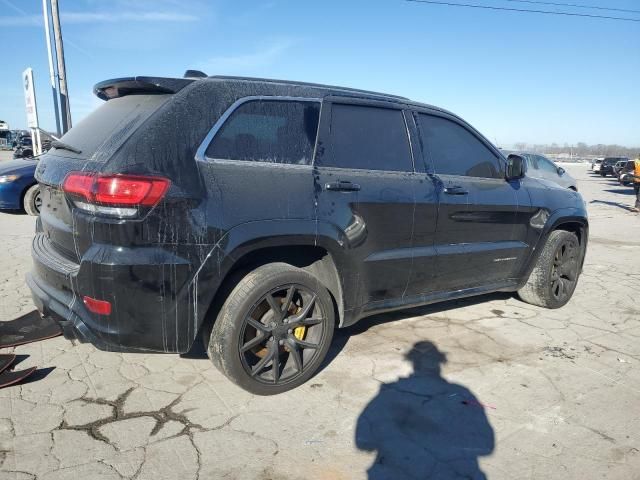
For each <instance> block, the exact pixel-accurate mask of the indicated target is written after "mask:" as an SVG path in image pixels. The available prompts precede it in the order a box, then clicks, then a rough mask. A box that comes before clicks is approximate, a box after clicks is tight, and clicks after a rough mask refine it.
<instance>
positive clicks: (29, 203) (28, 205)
mask: <svg viewBox="0 0 640 480" xmlns="http://www.w3.org/2000/svg"><path fill="white" fill-rule="evenodd" d="M22 205H23V207H24V211H25V212H27V213H28V214H29V215H32V216H34V217H37V216H38V215H40V207H41V206H42V199H41V197H40V185H38V184H37V183H36V184H35V185H31V186H30V187H29V188H28V189H27V191H26V192H25V194H24V197H23V199H22Z"/></svg>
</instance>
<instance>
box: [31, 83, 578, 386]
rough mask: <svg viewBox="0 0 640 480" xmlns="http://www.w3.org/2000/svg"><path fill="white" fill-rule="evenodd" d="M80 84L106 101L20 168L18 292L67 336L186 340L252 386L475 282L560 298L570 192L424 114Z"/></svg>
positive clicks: (443, 117) (569, 264)
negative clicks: (28, 204) (384, 318)
mask: <svg viewBox="0 0 640 480" xmlns="http://www.w3.org/2000/svg"><path fill="white" fill-rule="evenodd" d="M94 91H95V93H96V94H97V96H98V97H99V98H101V99H103V100H106V103H105V104H104V105H102V106H100V107H99V108H97V109H96V110H94V111H93V113H91V114H90V115H89V116H87V117H86V118H85V119H84V120H82V121H81V122H80V123H78V124H77V125H76V126H74V127H73V128H72V129H71V130H70V131H69V132H68V133H66V134H65V135H64V137H62V138H61V139H60V141H59V142H53V148H52V150H50V151H49V152H48V153H47V154H46V155H44V157H43V158H42V160H41V161H40V163H39V165H38V169H37V172H36V178H37V179H38V181H39V182H40V185H41V187H42V198H43V202H42V212H41V214H40V217H39V219H38V221H37V223H36V234H35V237H34V240H33V244H32V257H33V260H34V264H33V269H32V271H31V272H30V274H29V275H28V276H27V283H28V285H29V287H30V288H31V291H32V294H33V299H34V303H35V304H36V306H37V308H38V310H39V311H41V312H42V314H43V315H45V316H49V317H52V318H53V319H55V320H56V322H58V323H59V324H60V325H61V327H62V330H63V332H64V335H65V336H66V337H67V338H76V339H78V340H79V341H81V342H91V343H93V344H94V345H96V346H97V347H98V348H100V349H104V350H109V351H142V352H152V351H158V352H174V353H175V352H186V351H188V350H190V349H191V347H192V344H193V343H194V341H196V339H198V338H199V337H200V335H201V336H202V339H203V341H204V344H205V347H206V348H207V351H208V353H209V356H210V358H211V360H212V361H213V363H214V364H215V365H216V366H217V367H218V368H219V369H220V370H221V371H222V372H223V373H224V374H225V375H226V376H227V377H228V378H230V379H231V380H232V381H234V382H235V383H237V384H238V385H240V386H241V387H242V388H244V389H246V390H248V391H250V392H253V393H256V394H261V395H269V394H276V393H280V392H284V391H287V390H290V389H292V388H294V387H296V386H298V385H300V384H302V383H303V382H305V381H306V380H308V379H309V378H310V377H311V376H312V375H313V374H314V372H315V371H316V370H317V369H318V368H319V367H320V365H321V364H322V362H323V361H324V357H325V356H326V354H327V351H328V349H329V345H330V343H331V339H332V337H333V332H334V326H338V327H347V326H349V325H352V324H354V323H355V322H357V321H358V320H359V319H361V318H363V317H366V316H369V315H373V314H376V313H380V312H386V311H392V310H398V309H405V308H409V307H415V306H418V305H425V304H429V303H433V302H437V301H442V300H450V299H454V298H461V297H468V296H471V295H478V294H481V293H487V292H494V291H512V292H516V291H517V292H518V294H519V296H520V298H521V299H523V300H524V301H526V302H529V303H531V304H535V305H539V306H542V307H547V308H560V307H562V306H563V305H565V304H566V303H567V302H568V301H569V299H570V298H571V296H572V295H573V292H574V289H575V287H576V285H577V282H578V278H579V275H580V273H581V270H582V264H583V260H584V254H585V251H586V245H587V239H588V220H587V212H586V207H585V204H584V201H583V199H582V197H581V195H580V194H579V193H578V192H575V191H572V190H569V189H568V188H558V187H557V185H554V184H552V183H551V182H549V181H541V180H539V179H536V178H531V177H530V176H529V175H528V174H527V169H526V165H525V160H524V159H523V158H522V157H521V156H518V155H511V156H509V158H505V157H504V156H503V155H502V154H501V153H500V151H499V150H498V149H497V148H496V147H495V146H494V145H493V144H492V143H491V142H490V141H489V140H487V139H486V138H485V137H484V136H482V135H481V134H480V133H479V132H478V131H477V130H475V129H474V128H473V127H472V126H470V125H469V124H468V123H466V122H465V121H464V120H462V119H461V118H460V117H458V116H456V115H454V114H452V113H449V112H447V111H445V110H443V109H441V108H436V107H431V106H429V105H425V104H421V103H417V102H413V101H411V100H409V99H407V98H404V97H397V96H393V95H386V94H382V93H374V92H368V91H363V90H355V89H349V88H340V87H331V86H326V85H318V84H309V83H300V82H287V81H282V80H265V79H251V78H238V77H205V78H200V79H194V78H182V79H180V78H148V77H132V78H120V79H116V80H108V81H105V82H102V83H99V84H98V85H96V86H95V87H94ZM123 126H126V128H124V127H123ZM158 152H170V153H167V154H164V153H163V154H159V153H158ZM558 175H559V176H562V175H560V174H559V173H558ZM74 299H76V300H77V301H74Z"/></svg>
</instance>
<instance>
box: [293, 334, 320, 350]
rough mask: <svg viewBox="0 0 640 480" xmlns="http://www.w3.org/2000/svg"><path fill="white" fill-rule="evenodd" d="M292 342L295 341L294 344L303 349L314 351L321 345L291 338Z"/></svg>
mask: <svg viewBox="0 0 640 480" xmlns="http://www.w3.org/2000/svg"><path fill="white" fill-rule="evenodd" d="M290 338H291V340H293V342H294V343H295V344H296V345H297V346H299V347H302V348H312V349H314V350H315V349H317V348H318V347H319V345H318V344H317V343H310V342H305V341H304V340H299V339H298V338H296V337H294V336H291V337H290Z"/></svg>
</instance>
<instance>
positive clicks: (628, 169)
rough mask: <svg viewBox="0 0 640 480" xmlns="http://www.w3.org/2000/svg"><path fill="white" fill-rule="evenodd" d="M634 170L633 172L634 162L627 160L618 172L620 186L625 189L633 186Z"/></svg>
mask: <svg viewBox="0 0 640 480" xmlns="http://www.w3.org/2000/svg"><path fill="white" fill-rule="evenodd" d="M634 170H635V161H634V160H627V162H626V163H625V165H624V167H623V168H622V170H621V171H620V174H619V175H618V181H619V182H620V185H624V186H625V187H628V186H631V185H633V181H634V178H633V172H634Z"/></svg>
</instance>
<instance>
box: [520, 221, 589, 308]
mask: <svg viewBox="0 0 640 480" xmlns="http://www.w3.org/2000/svg"><path fill="white" fill-rule="evenodd" d="M583 252H584V247H583V246H582V245H580V242H579V241H578V237H576V235H575V234H574V233H571V232H567V231H566V230H555V231H553V232H551V234H550V235H549V238H547V243H546V244H545V246H544V248H543V250H542V252H541V253H540V257H538V261H537V263H536V266H535V267H534V269H533V271H532V272H531V275H530V276H529V280H527V283H526V284H525V286H524V287H522V288H521V289H520V290H518V295H519V296H520V298H521V299H522V300H523V301H525V302H527V303H530V304H532V305H537V306H539V307H545V308H560V307H562V306H564V305H566V303H567V302H568V301H569V300H570V299H571V296H572V295H573V292H574V291H575V288H576V285H577V284H578V277H579V276H580V269H581V267H582V257H583Z"/></svg>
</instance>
